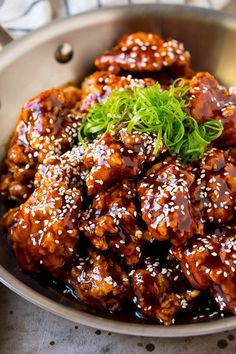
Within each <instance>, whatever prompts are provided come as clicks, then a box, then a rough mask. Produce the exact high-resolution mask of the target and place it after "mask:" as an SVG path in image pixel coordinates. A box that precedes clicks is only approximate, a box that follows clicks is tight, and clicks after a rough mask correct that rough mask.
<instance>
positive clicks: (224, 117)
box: [187, 72, 236, 147]
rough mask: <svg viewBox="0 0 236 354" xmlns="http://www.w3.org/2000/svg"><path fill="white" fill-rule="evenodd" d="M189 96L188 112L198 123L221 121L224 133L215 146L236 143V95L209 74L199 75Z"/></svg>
mask: <svg viewBox="0 0 236 354" xmlns="http://www.w3.org/2000/svg"><path fill="white" fill-rule="evenodd" d="M187 83H188V84H189V85H190V91H189V94H188V99H189V102H190V104H189V106H188V110H189V113H190V115H191V116H192V117H194V118H195V119H196V120H197V122H198V123H203V122H205V121H206V120H208V119H217V120H221V122H222V124H223V126H224V131H223V133H222V134H221V136H220V137H219V138H218V139H217V140H216V142H215V146H217V147H219V146H222V147H224V146H230V145H235V144H236V143H235V142H236V94H235V93H229V92H228V91H227V90H226V89H225V88H224V87H222V86H220V85H219V83H218V82H217V81H216V79H215V78H214V77H213V76H212V75H211V74H209V73H208V72H200V73H197V74H196V76H194V77H193V78H192V80H190V81H187Z"/></svg>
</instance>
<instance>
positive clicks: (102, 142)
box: [83, 129, 164, 195]
mask: <svg viewBox="0 0 236 354" xmlns="http://www.w3.org/2000/svg"><path fill="white" fill-rule="evenodd" d="M154 145H155V138H154V136H153V135H152V134H150V133H141V132H137V131H135V132H132V133H130V134H129V133H128V132H127V131H126V130H125V129H121V130H120V131H118V132H116V134H115V135H110V133H109V132H107V133H104V134H103V135H102V136H99V137H98V138H97V139H95V140H94V142H93V143H92V144H91V146H90V147H89V148H88V149H87V150H86V152H85V154H84V159H83V160H84V164H85V166H86V167H87V168H89V169H90V172H89V174H88V176H87V178H86V184H87V187H88V194H89V195H95V194H97V193H99V192H100V191H103V190H106V188H107V187H109V186H110V185H111V184H113V183H114V182H116V181H119V180H121V179H122V178H133V177H136V176H138V175H139V174H140V173H141V172H142V170H143V165H144V163H145V162H151V161H154V160H155V158H156V157H157V156H158V155H160V154H161V153H162V152H163V151H164V149H163V146H160V149H159V151H158V153H157V155H156V156H154V155H153V150H154Z"/></svg>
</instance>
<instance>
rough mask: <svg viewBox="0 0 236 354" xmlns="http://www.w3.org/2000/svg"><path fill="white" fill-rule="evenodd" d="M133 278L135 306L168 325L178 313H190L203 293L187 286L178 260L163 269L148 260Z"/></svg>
mask: <svg viewBox="0 0 236 354" xmlns="http://www.w3.org/2000/svg"><path fill="white" fill-rule="evenodd" d="M130 275H131V285H132V288H133V292H134V298H133V301H134V303H135V304H136V305H137V307H138V308H139V309H140V311H141V312H142V313H143V314H145V315H146V316H148V317H152V318H155V319H158V320H159V321H160V322H163V323H164V324H165V325H170V324H173V323H174V322H175V315H176V314H177V313H178V312H181V311H187V310H189V309H190V308H191V307H192V306H193V305H194V302H195V299H196V298H197V297H198V295H199V294H200V292H199V291H198V290H193V289H192V288H191V287H190V286H186V282H185V281H184V279H183V275H182V273H181V271H180V269H179V264H178V263H177V262H176V261H171V262H168V263H167V264H166V265H165V267H161V264H160V261H159V260H152V259H151V258H150V257H147V258H146V259H145V260H144V264H143V265H140V266H137V268H136V269H135V270H133V271H131V274H130Z"/></svg>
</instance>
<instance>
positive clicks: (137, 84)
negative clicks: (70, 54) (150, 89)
mask: <svg viewBox="0 0 236 354" xmlns="http://www.w3.org/2000/svg"><path fill="white" fill-rule="evenodd" d="M154 84H155V80H153V79H148V78H147V79H133V78H132V76H131V75H128V76H122V77H120V76H116V75H114V74H111V73H110V72H108V71H97V72H95V73H93V74H92V75H90V76H88V77H87V78H86V79H85V81H84V83H83V85H82V92H81V107H80V110H81V111H82V112H87V111H88V110H89V109H90V108H91V107H92V106H93V105H94V104H95V103H101V102H105V101H106V100H107V98H108V97H109V96H110V94H111V91H112V90H133V89H134V88H143V87H147V86H152V85H154Z"/></svg>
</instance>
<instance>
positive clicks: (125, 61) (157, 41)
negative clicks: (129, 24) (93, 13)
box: [95, 32, 190, 73]
mask: <svg viewBox="0 0 236 354" xmlns="http://www.w3.org/2000/svg"><path fill="white" fill-rule="evenodd" d="M189 62H190V54H189V52H188V51H187V50H185V48H184V46H183V44H182V43H180V42H178V41H177V40H175V39H167V40H164V39H162V38H161V37H160V36H159V35H157V34H154V33H144V32H137V33H133V34H130V35H126V36H124V37H123V38H121V40H120V41H119V42H118V44H117V45H116V46H115V47H114V48H113V49H112V50H110V51H105V52H104V53H102V54H101V55H99V56H98V57H97V58H96V60H95V65H96V67H97V68H98V69H99V70H109V71H110V72H113V73H119V72H120V71H126V72H152V71H160V70H162V69H164V68H175V70H178V69H185V68H186V67H188V65H189Z"/></svg>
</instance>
